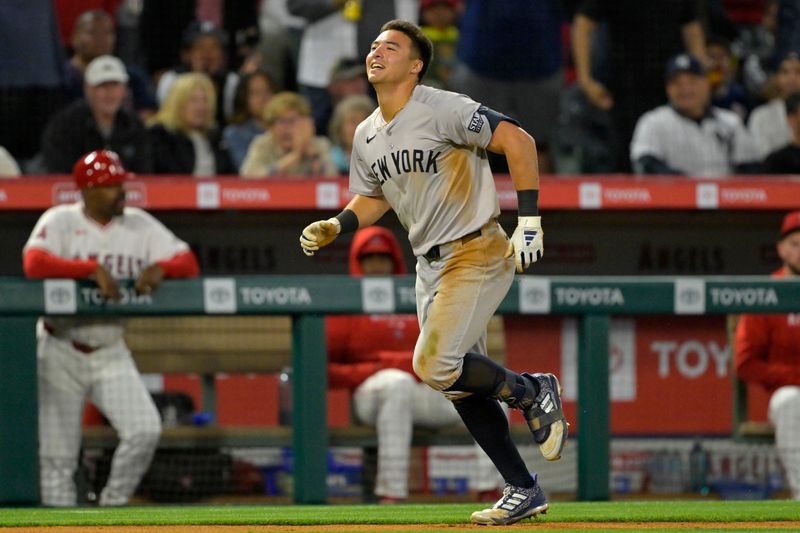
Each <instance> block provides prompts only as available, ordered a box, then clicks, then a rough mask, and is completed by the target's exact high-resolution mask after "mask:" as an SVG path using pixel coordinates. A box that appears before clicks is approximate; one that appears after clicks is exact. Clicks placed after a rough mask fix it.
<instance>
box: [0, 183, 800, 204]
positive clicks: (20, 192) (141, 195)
mask: <svg viewBox="0 0 800 533" xmlns="http://www.w3.org/2000/svg"><path fill="white" fill-rule="evenodd" d="M541 179H542V195H541V197H540V200H539V207H541V208H542V209H545V210H546V209H617V210H640V209H689V210H694V209H703V210H707V209H711V210H713V209H759V210H761V209H763V210H787V209H796V208H797V198H800V176H788V177H787V176H780V177H778V176H746V177H745V176H732V177H729V178H717V179H709V178H691V177H684V176H659V177H655V176H647V177H642V176H630V175H581V176H565V175H558V176H543V177H542V178H541ZM496 183H497V193H498V197H499V199H500V207H501V208H503V209H512V208H516V205H517V198H516V194H515V192H514V187H513V185H512V183H511V180H510V179H509V178H508V177H507V176H501V177H499V178H497V180H496ZM125 187H126V190H127V191H128V204H129V205H134V206H137V207H142V208H145V209H150V210H170V209H189V210H192V209H197V210H215V209H275V210H290V209H341V208H342V207H344V206H345V205H346V204H347V202H348V201H349V200H350V193H349V192H348V187H347V179H344V178H342V179H339V178H334V179H331V178H320V179H301V180H298V179H270V180H257V181H254V180H242V179H239V178H234V177H220V178H217V179H196V178H192V177H186V176H134V177H133V178H132V179H130V180H127V181H126V182H125ZM79 199H80V192H79V191H78V189H77V188H76V186H75V184H74V182H73V180H72V178H71V177H68V176H25V178H24V179H16V180H0V209H6V210H26V209H28V210H30V209H35V210H38V209H46V208H48V207H50V206H52V205H55V204H61V203H70V202H74V201H77V200H79Z"/></svg>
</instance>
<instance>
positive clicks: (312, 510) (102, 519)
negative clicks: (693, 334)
mask: <svg viewBox="0 0 800 533" xmlns="http://www.w3.org/2000/svg"><path fill="white" fill-rule="evenodd" d="M479 508H481V505H480V504H429V505H394V506H378V505H326V506H310V505H282V506H267V505H263V506H256V505H248V506H240V505H228V506H225V505H223V506H219V505H218V506H205V505H203V506H180V507H173V506H170V507H166V506H164V507H162V506H143V507H122V508H79V509H40V508H6V509H0V527H3V526H55V525H71V526H81V525H84V526H85V525H105V526H108V525H178V524H207V525H262V524H263V525H268V524H272V525H321V524H341V525H347V524H409V525H412V524H414V525H424V524H465V523H467V522H468V520H469V515H470V513H471V512H472V511H475V510H476V509H479ZM753 521H759V522H761V521H800V502H792V501H758V502H750V501H738V502H726V501H716V500H715V501H694V500H692V501H635V502H629V501H624V502H596V503H586V502H556V503H553V504H552V505H551V508H550V510H549V511H548V513H547V515H545V516H544V517H543V518H539V519H537V520H535V522H543V523H547V522H753ZM795 530H797V529H795ZM410 531H411V530H410ZM414 531H418V530H417V529H414ZM706 531H709V530H706ZM739 531H741V530H739Z"/></svg>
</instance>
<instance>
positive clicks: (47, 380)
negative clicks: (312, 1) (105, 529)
mask: <svg viewBox="0 0 800 533" xmlns="http://www.w3.org/2000/svg"><path fill="white" fill-rule="evenodd" d="M155 263H158V264H159V265H161V266H162V268H163V269H164V273H165V277H188V276H195V275H197V270H198V269H197V261H196V259H195V257H194V255H193V254H192V253H191V251H190V250H189V247H188V246H187V245H186V243H185V242H183V241H181V240H180V239H178V238H177V237H176V236H175V235H174V234H173V233H172V232H170V231H169V230H168V229H167V228H166V227H164V225H163V224H161V223H160V222H159V221H158V220H156V219H155V218H154V217H153V216H152V215H150V214H148V213H147V212H145V211H143V210H141V209H138V208H134V207H126V208H125V209H124V213H123V214H122V215H121V216H118V217H115V218H113V219H112V220H111V221H110V222H109V223H108V224H106V225H102V224H100V223H98V222H97V221H95V220H93V219H91V218H90V217H88V216H87V215H86V214H85V213H84V210H83V204H82V203H76V204H71V205H60V206H56V207H53V208H50V209H48V210H47V211H46V212H45V213H44V214H43V215H42V216H41V218H40V219H39V221H38V222H37V224H36V227H35V228H34V230H33V232H32V233H31V236H30V238H29V239H28V242H27V244H26V245H25V248H24V253H23V264H24V269H25V274H26V275H27V276H28V277H30V278H74V279H80V278H86V277H89V276H90V275H92V274H93V273H94V272H95V270H96V268H97V265H98V264H102V265H103V266H104V268H105V269H106V270H107V271H108V272H109V273H110V274H111V275H112V276H113V277H114V278H115V279H136V278H138V276H139V275H140V273H141V272H142V271H143V270H144V269H146V268H147V267H148V266H150V265H153V264H155ZM123 332H124V319H121V318H118V317H103V316H97V317H51V316H47V317H43V318H42V319H41V320H40V328H39V335H38V339H39V340H38V373H39V376H38V379H39V441H40V444H39V456H40V471H41V492H42V503H43V504H45V505H55V506H64V505H75V504H76V503H77V497H76V489H75V484H74V482H73V475H74V473H75V470H76V468H77V459H78V453H79V450H80V441H81V420H82V415H83V408H84V402H85V401H86V399H87V398H88V399H89V400H91V401H92V403H94V404H95V405H96V406H97V407H98V408H99V409H100V411H101V412H102V413H103V414H104V415H105V416H106V418H108V420H109V421H110V423H111V425H112V426H114V428H115V429H116V430H117V432H118V434H119V438H120V443H119V445H118V446H117V449H116V451H115V453H114V458H113V461H112V465H111V472H110V475H109V479H108V483H107V484H106V487H105V488H104V489H103V491H102V493H101V495H100V504H101V505H123V504H125V503H127V502H128V499H129V498H130V496H131V495H132V494H133V492H134V490H135V489H136V487H137V485H138V484H139V481H140V480H141V478H142V476H143V475H144V473H145V472H146V470H147V468H148V466H149V464H150V461H151V459H152V456H153V453H154V451H155V448H156V445H157V443H158V438H159V435H160V432H161V420H160V417H159V414H158V411H157V410H156V407H155V405H154V404H153V401H152V398H151V397H150V394H149V393H148V391H147V390H146V388H145V386H144V384H143V383H142V380H141V377H140V375H139V372H138V371H137V369H136V366H135V364H134V361H133V358H132V356H131V353H130V351H129V350H128V347H127V346H126V345H125V342H124V340H123V338H122V335H123Z"/></svg>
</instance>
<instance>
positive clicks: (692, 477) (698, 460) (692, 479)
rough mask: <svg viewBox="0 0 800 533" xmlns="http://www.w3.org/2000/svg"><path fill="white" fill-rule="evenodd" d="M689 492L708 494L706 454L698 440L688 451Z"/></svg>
mask: <svg viewBox="0 0 800 533" xmlns="http://www.w3.org/2000/svg"><path fill="white" fill-rule="evenodd" d="M689 490H690V491H691V492H699V493H700V494H702V495H704V496H705V495H706V494H708V452H707V451H706V450H704V449H703V445H702V443H701V442H700V441H699V440H696V441H695V442H694V445H693V446H692V449H691V450H690V451H689Z"/></svg>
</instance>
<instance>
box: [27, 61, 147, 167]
mask: <svg viewBox="0 0 800 533" xmlns="http://www.w3.org/2000/svg"><path fill="white" fill-rule="evenodd" d="M83 81H84V83H83V85H84V87H83V92H84V95H85V97H86V98H85V99H80V100H76V101H75V102H73V103H72V104H70V105H69V106H67V107H66V108H64V109H62V110H61V111H60V112H58V113H57V114H56V115H54V116H53V118H52V119H51V120H50V122H49V123H48V125H47V128H46V129H45V132H44V135H43V137H42V165H43V166H44V170H45V171H46V172H52V173H56V174H67V173H69V172H70V171H71V170H72V165H73V164H74V163H75V161H77V160H78V158H80V157H81V155H83V154H85V153H87V152H91V151H92V150H97V149H100V148H106V149H108V150H113V151H114V152H116V153H118V154H119V156H120V158H121V159H122V162H123V163H124V164H125V166H126V167H127V168H128V169H130V170H131V171H133V172H138V173H144V174H146V173H148V172H150V171H151V170H152V157H151V152H150V145H149V143H148V139H147V131H146V130H145V127H144V124H142V122H141V121H140V120H139V117H138V116H136V114H134V113H133V112H132V111H129V110H127V109H125V108H124V107H123V106H122V102H123V100H124V99H125V95H126V93H127V90H128V73H127V71H126V70H125V65H123V64H122V61H120V60H119V59H117V58H116V57H114V56H110V55H105V56H100V57H97V58H95V59H94V60H92V62H91V63H89V65H88V66H87V67H86V74H85V75H84V77H83Z"/></svg>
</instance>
